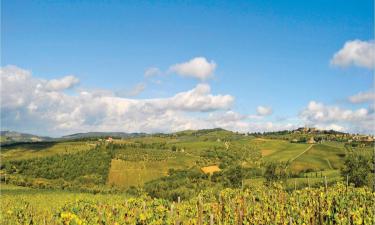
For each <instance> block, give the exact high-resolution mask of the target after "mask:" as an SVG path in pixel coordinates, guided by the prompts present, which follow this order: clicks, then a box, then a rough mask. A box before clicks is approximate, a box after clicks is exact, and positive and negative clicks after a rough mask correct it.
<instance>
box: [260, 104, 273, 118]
mask: <svg viewBox="0 0 375 225" xmlns="http://www.w3.org/2000/svg"><path fill="white" fill-rule="evenodd" d="M272 112H273V111H272V108H271V107H268V106H261V105H260V106H258V107H257V115H258V116H268V115H271V114H272Z"/></svg>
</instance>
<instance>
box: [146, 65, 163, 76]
mask: <svg viewBox="0 0 375 225" xmlns="http://www.w3.org/2000/svg"><path fill="white" fill-rule="evenodd" d="M161 74H162V72H161V71H160V69H159V68H157V67H150V68H148V69H146V71H145V77H152V76H158V75H161Z"/></svg>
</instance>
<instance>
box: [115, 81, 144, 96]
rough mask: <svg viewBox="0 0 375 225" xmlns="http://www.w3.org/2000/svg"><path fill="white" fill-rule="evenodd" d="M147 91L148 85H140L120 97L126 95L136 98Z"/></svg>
mask: <svg viewBox="0 0 375 225" xmlns="http://www.w3.org/2000/svg"><path fill="white" fill-rule="evenodd" d="M145 89H146V84H144V83H138V84H136V85H135V86H134V87H133V88H131V89H130V90H128V91H125V93H124V94H121V93H120V95H124V96H126V97H134V96H137V95H139V94H140V93H142V92H143V91H144V90H145Z"/></svg>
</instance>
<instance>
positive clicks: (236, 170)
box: [224, 165, 243, 188]
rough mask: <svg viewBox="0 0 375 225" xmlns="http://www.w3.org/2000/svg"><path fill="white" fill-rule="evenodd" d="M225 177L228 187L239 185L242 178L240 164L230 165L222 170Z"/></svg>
mask: <svg viewBox="0 0 375 225" xmlns="http://www.w3.org/2000/svg"><path fill="white" fill-rule="evenodd" d="M224 176H225V178H226V181H227V182H226V185H227V186H229V187H236V188H238V187H241V185H242V179H243V171H242V167H241V166H240V165H236V166H233V167H230V168H229V169H228V170H226V171H225V172H224Z"/></svg>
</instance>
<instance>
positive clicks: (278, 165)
mask: <svg viewBox="0 0 375 225" xmlns="http://www.w3.org/2000/svg"><path fill="white" fill-rule="evenodd" d="M288 164H289V163H288V162H269V163H267V164H266V170H265V171H264V178H266V181H267V182H273V181H277V180H281V179H286V178H287V177H288V171H287V168H288Z"/></svg>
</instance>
